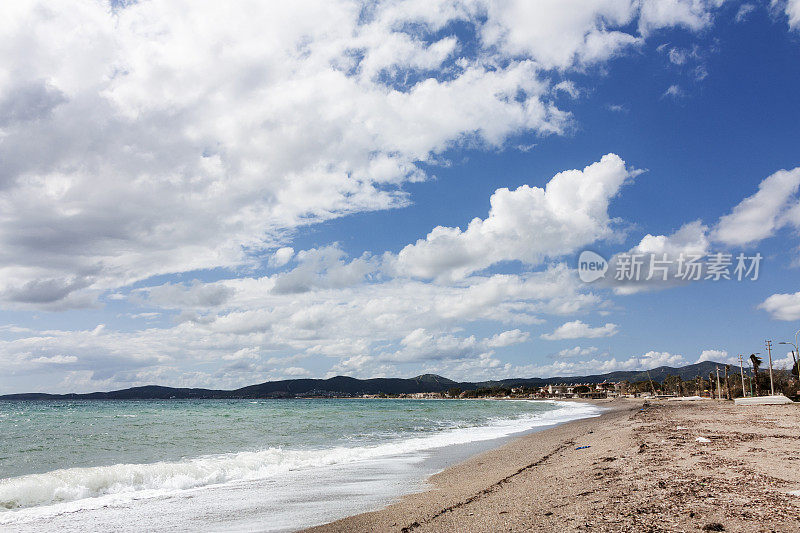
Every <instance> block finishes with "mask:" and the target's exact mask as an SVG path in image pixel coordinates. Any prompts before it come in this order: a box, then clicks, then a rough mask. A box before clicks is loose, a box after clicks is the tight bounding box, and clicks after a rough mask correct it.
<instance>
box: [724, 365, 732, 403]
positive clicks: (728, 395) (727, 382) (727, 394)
mask: <svg viewBox="0 0 800 533" xmlns="http://www.w3.org/2000/svg"><path fill="white" fill-rule="evenodd" d="M730 370H731V365H725V397H726V398H727V399H729V400H730V399H731V382H730V380H729V379H730V376H729V375H728V372H730Z"/></svg>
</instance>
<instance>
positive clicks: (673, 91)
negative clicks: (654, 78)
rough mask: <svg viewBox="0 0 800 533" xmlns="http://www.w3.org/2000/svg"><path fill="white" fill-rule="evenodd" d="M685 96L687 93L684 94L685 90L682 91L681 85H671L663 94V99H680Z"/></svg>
mask: <svg viewBox="0 0 800 533" xmlns="http://www.w3.org/2000/svg"><path fill="white" fill-rule="evenodd" d="M684 95H685V93H684V92H683V89H681V88H680V86H679V85H670V86H669V87H667V90H666V91H664V94H662V95H661V97H662V98H667V97H669V98H680V97H682V96H684Z"/></svg>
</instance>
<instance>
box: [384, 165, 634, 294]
mask: <svg viewBox="0 0 800 533" xmlns="http://www.w3.org/2000/svg"><path fill="white" fill-rule="evenodd" d="M636 174H637V171H633V170H629V169H627V168H626V166H625V162H624V161H623V160H622V159H621V158H620V157H619V156H617V155H615V154H608V155H605V156H603V157H602V158H601V159H600V161H598V162H596V163H592V164H591V165H589V166H587V167H586V168H584V169H583V170H567V171H564V172H560V173H558V174H556V175H555V176H554V177H553V178H552V179H551V180H550V181H549V182H548V183H547V185H546V186H545V187H544V188H540V187H530V186H528V185H523V186H521V187H519V188H517V189H515V190H513V191H510V190H508V189H498V190H497V191H495V193H494V194H493V195H492V197H491V199H490V204H491V209H490V210H489V216H488V217H487V218H485V219H480V218H475V219H473V220H472V221H471V222H470V223H469V225H468V226H467V228H466V229H465V230H461V229H460V228H451V227H443V226H437V227H436V228H434V229H433V231H431V232H430V233H429V234H428V236H427V237H426V238H425V239H420V240H418V241H417V242H416V243H415V244H410V245H408V246H406V247H405V248H403V249H402V250H401V251H400V253H399V254H398V255H397V259H396V266H395V268H396V271H397V272H398V273H400V274H404V275H410V276H414V277H419V278H437V279H459V278H463V277H465V276H467V275H469V274H471V273H473V272H476V271H479V270H482V269H484V268H487V267H489V266H491V265H493V264H495V263H498V262H500V261H513V260H518V261H522V262H523V263H526V264H530V265H536V264H539V263H541V262H542V261H543V260H544V259H545V258H547V257H558V256H562V255H564V254H568V253H572V252H574V251H575V250H577V249H578V248H580V247H582V246H585V245H587V244H589V243H592V242H595V241H597V240H599V239H605V238H609V237H611V236H613V234H614V231H613V228H612V220H611V218H610V217H609V215H608V206H609V203H610V202H611V199H612V198H614V197H615V196H616V195H617V193H618V192H619V190H620V187H622V185H623V184H624V183H625V181H626V180H628V179H629V178H631V177H633V176H635V175H636Z"/></svg>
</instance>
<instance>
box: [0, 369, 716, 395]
mask: <svg viewBox="0 0 800 533" xmlns="http://www.w3.org/2000/svg"><path fill="white" fill-rule="evenodd" d="M724 366H725V365H724V364H723V363H715V362H713V361H704V362H702V363H697V364H694V365H687V366H682V367H678V368H672V367H669V366H660V367H658V368H654V369H652V370H650V377H651V378H652V379H653V381H658V382H661V381H663V380H664V379H665V378H666V377H667V376H669V375H673V376H680V377H681V378H683V379H684V380H689V379H692V378H696V377H697V376H703V377H708V373H709V372H714V370H715V369H716V368H717V367H720V368H723V367H724ZM646 379H647V372H639V371H630V372H627V371H620V372H609V373H606V374H594V375H591V376H570V377H552V378H513V379H502V380H497V381H479V382H456V381H453V380H451V379H447V378H444V377H442V376H437V375H436V374H423V375H421V376H417V377H414V378H408V379H404V378H373V379H356V378H351V377H347V376H336V377H333V378H329V379H287V380H282V381H267V382H266V383H260V384H258V385H250V386H247V387H242V388H240V389H236V390H215V389H186V388H173V387H160V386H156V385H148V386H146V387H133V388H130V389H122V390H116V391H110V392H91V393H88V394H46V393H38V392H36V393H27V394H6V395H3V396H0V399H1V400H166V399H172V398H174V399H236V398H297V397H303V396H332V397H333V396H360V395H362V394H380V393H384V394H411V393H415V392H442V391H446V390H447V389H450V388H453V387H457V388H459V389H462V390H469V389H477V388H481V387H514V386H520V385H528V386H538V387H541V386H543V385H548V384H551V383H553V384H555V383H602V382H604V381H631V382H635V381H644V380H646Z"/></svg>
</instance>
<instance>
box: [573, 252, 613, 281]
mask: <svg viewBox="0 0 800 533" xmlns="http://www.w3.org/2000/svg"><path fill="white" fill-rule="evenodd" d="M607 270H608V261H606V260H605V259H604V258H603V256H601V255H600V254H596V253H594V252H590V251H589V250H584V251H583V252H581V255H580V257H578V277H579V278H581V281H583V282H584V283H591V282H593V281H595V280H597V279H600V278H602V277H605V275H606V271H607Z"/></svg>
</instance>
